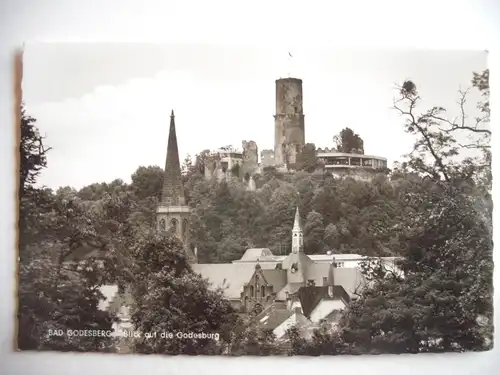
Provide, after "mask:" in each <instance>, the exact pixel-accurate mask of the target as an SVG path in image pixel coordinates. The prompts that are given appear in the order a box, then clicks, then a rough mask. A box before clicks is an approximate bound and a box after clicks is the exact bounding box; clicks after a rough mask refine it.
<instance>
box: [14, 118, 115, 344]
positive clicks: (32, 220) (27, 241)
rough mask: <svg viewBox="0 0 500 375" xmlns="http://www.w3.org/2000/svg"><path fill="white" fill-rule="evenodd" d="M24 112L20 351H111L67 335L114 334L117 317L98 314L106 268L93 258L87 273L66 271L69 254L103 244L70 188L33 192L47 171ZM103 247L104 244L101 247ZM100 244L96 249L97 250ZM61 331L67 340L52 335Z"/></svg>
mask: <svg viewBox="0 0 500 375" xmlns="http://www.w3.org/2000/svg"><path fill="white" fill-rule="evenodd" d="M21 111H22V122H21V133H22V134H21V141H20V142H21V143H20V150H21V186H20V194H19V195H20V201H19V204H20V221H19V236H20V240H19V290H18V294H19V299H18V305H19V308H18V321H19V330H18V347H19V349H23V350H63V351H103V350H104V351H106V350H108V351H110V350H112V346H113V342H114V340H113V338H112V337H96V336H81V335H79V336H69V335H68V334H67V331H68V330H74V329H79V330H80V329H88V330H110V329H111V326H112V323H113V318H112V316H111V315H110V314H108V313H107V312H104V311H100V310H99V309H98V303H99V301H100V300H101V299H102V298H103V296H102V294H101V293H100V292H99V290H98V287H99V286H100V285H101V283H102V281H104V280H105V277H104V274H103V273H102V272H94V271H98V270H99V268H100V267H101V268H102V266H101V265H100V264H98V263H96V262H95V261H92V259H89V261H87V263H86V264H85V266H84V267H83V268H79V269H77V268H76V266H75V267H66V266H65V265H64V264H63V259H64V258H65V256H66V255H68V254H69V252H71V251H75V250H77V249H80V248H82V247H85V246H88V245H89V244H90V243H92V244H93V245H96V243H99V242H100V240H99V234H98V233H97V232H96V231H95V230H94V229H95V228H94V227H92V219H93V215H92V214H93V212H92V210H91V209H90V208H89V206H88V205H86V204H83V203H82V202H80V201H78V199H77V200H76V201H74V200H72V199H67V198H69V196H70V195H71V194H72V193H74V192H73V191H72V189H61V190H60V192H59V196H54V194H53V193H52V191H50V190H48V189H43V188H35V187H34V184H35V183H36V178H37V177H38V176H39V174H40V173H41V171H42V169H43V168H44V167H45V166H46V161H45V153H46V152H47V150H45V149H44V148H43V146H42V143H41V142H42V141H41V137H40V136H39V132H38V129H37V128H36V127H35V126H34V122H35V120H34V119H32V118H31V117H29V116H27V115H26V114H25V112H24V109H21ZM99 245H102V244H99ZM99 245H97V246H99ZM55 330H62V332H63V335H49V332H51V331H52V332H55Z"/></svg>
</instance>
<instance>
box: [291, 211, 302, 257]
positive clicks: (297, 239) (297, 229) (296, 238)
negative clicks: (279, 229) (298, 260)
mask: <svg viewBox="0 0 500 375" xmlns="http://www.w3.org/2000/svg"><path fill="white" fill-rule="evenodd" d="M303 250H304V233H303V232H302V226H301V224H300V214H299V208H298V207H297V209H296V210H295V220H294V222H293V228H292V253H298V252H301V251H303Z"/></svg>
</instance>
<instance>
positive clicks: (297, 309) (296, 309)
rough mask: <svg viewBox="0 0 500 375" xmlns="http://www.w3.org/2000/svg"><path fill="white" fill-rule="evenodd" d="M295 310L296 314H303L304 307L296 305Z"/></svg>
mask: <svg viewBox="0 0 500 375" xmlns="http://www.w3.org/2000/svg"><path fill="white" fill-rule="evenodd" d="M293 312H294V313H295V314H302V309H301V308H300V307H294V309H293Z"/></svg>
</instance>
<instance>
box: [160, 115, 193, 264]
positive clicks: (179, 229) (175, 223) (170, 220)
mask: <svg viewBox="0 0 500 375" xmlns="http://www.w3.org/2000/svg"><path fill="white" fill-rule="evenodd" d="M188 218H189V206H188V205H187V204H186V197H185V195H184V186H183V184H182V175H181V166H180V162H179V149H178V146H177V135H176V132H175V116H174V111H173V110H172V114H171V115H170V130H169V134H168V146H167V159H166V162H165V172H164V176H163V189H162V192H161V200H160V203H159V204H158V208H157V210H156V219H157V225H158V230H160V231H172V232H173V233H174V234H175V235H176V236H177V237H178V238H179V239H180V240H181V241H182V242H183V244H184V246H185V248H186V251H188V255H189V256H190V257H192V254H191V251H190V248H189V238H188V229H189V221H188Z"/></svg>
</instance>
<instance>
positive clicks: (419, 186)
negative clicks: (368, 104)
mask: <svg viewBox="0 0 500 375" xmlns="http://www.w3.org/2000/svg"><path fill="white" fill-rule="evenodd" d="M488 74H489V73H488V71H485V72H483V73H481V74H474V79H473V86H474V87H475V88H477V89H479V90H480V91H481V92H482V94H483V99H484V100H483V101H481V102H480V103H478V109H479V112H480V115H479V116H478V117H476V118H475V119H474V121H473V122H472V123H470V122H468V121H470V120H469V119H470V118H471V117H470V116H467V115H466V114H465V107H464V105H465V99H466V97H467V93H468V91H460V92H459V94H460V99H459V101H458V104H459V112H460V113H461V116H459V117H458V119H454V120H448V119H447V118H446V117H445V116H444V114H445V113H446V111H445V109H444V108H441V107H433V108H431V109H430V110H427V111H425V112H423V114H417V113H416V107H417V104H418V102H419V99H420V97H419V94H418V90H417V86H416V85H415V83H413V82H411V81H406V82H405V83H404V84H403V85H402V87H401V88H400V89H399V95H400V99H399V100H395V103H394V108H395V109H396V110H398V111H399V112H400V113H401V114H402V115H403V116H404V117H405V118H406V124H405V129H406V131H407V132H408V133H410V134H412V135H414V136H415V139H416V142H415V147H414V151H413V152H412V153H410V154H409V155H408V157H407V161H406V162H405V163H403V164H401V165H400V166H399V167H398V168H397V169H396V170H395V171H394V172H393V174H392V179H391V181H392V183H391V185H392V188H390V189H387V188H386V187H385V186H384V185H383V184H380V182H381V181H378V182H377V181H376V180H374V181H373V182H374V184H373V185H372V187H375V186H376V189H375V190H373V191H371V192H370V190H365V191H364V193H363V194H361V195H358V199H359V198H362V201H364V204H363V205H362V206H364V208H363V207H362V206H359V207H360V209H361V212H362V211H363V210H365V209H367V208H368V207H370V209H369V214H374V213H376V212H377V209H376V207H377V206H378V207H380V208H381V210H380V211H379V213H378V214H377V215H378V217H379V218H380V219H382V225H374V224H377V223H376V222H374V223H373V224H372V225H371V231H372V233H373V234H374V235H375V236H376V238H375V239H376V241H382V244H384V242H386V243H387V242H389V245H390V242H393V243H394V244H395V245H397V247H398V248H399V252H398V255H399V260H398V261H397V262H396V264H397V267H398V268H397V269H399V271H400V272H397V269H396V270H395V269H393V268H388V267H387V265H386V264H384V263H382V262H381V261H380V260H371V261H368V262H366V263H365V264H364V265H363V267H362V271H363V272H364V273H365V276H366V277H367V279H368V280H369V282H370V284H369V287H368V288H366V289H364V290H363V291H362V292H361V294H360V296H359V297H360V298H358V299H357V300H355V301H354V302H351V304H350V305H349V306H348V308H347V309H346V310H345V312H344V315H343V317H342V319H341V322H340V330H339V332H340V340H341V344H342V345H344V350H345V351H346V352H348V353H352V354H361V353H420V352H446V351H459V352H461V351H467V350H477V351H482V350H488V349H490V348H491V347H492V339H493V338H492V332H493V320H492V319H493V311H492V309H493V300H492V293H493V286H492V281H493V280H492V276H493V259H492V250H493V243H492V200H491V194H490V189H491V155H490V153H489V148H490V145H489V135H490V130H489V129H488V128H487V125H488V122H489V103H488V94H489V85H488ZM458 132H461V133H469V135H471V137H470V138H471V139H474V141H473V142H471V143H469V144H460V142H458V141H457V138H455V134H457V133H458ZM471 149H476V150H479V151H480V153H479V154H476V155H474V156H470V155H464V154H466V153H467V152H468V150H471ZM460 157H461V159H460ZM459 161H461V162H459ZM374 191H378V194H383V195H384V196H386V197H387V198H389V199H386V200H385V201H382V200H380V198H378V197H377V195H373V192H374ZM376 194H377V193H376ZM394 203H397V204H394ZM341 209H342V207H341ZM345 209H346V207H344V211H345ZM367 213H368V212H367ZM387 214H389V215H387ZM379 215H381V216H379ZM368 228H369V227H368ZM325 232H326V233H325V241H328V242H329V243H332V244H333V243H338V242H339V241H340V240H339V237H341V232H342V229H340V230H339V228H338V225H335V226H333V225H328V226H327V228H326V230H325ZM390 232H396V233H398V235H397V237H396V238H395V241H391V240H389V241H387V239H388V238H390V239H392V238H393V237H392V236H390ZM361 233H363V231H361ZM388 235H389V237H388ZM363 236H364V234H363ZM374 245H375V244H374ZM376 247H379V248H380V246H374V248H376ZM391 248H393V246H390V247H389V249H391ZM316 334H317V335H319V338H316V339H315V340H312V341H311V340H303V339H300V338H297V337H295V338H294V337H293V336H292V343H293V347H294V348H295V350H296V351H298V352H306V353H313V352H315V350H319V352H321V353H322V354H328V353H330V352H331V350H330V349H331V347H332V345H333V346H335V345H338V344H339V337H337V336H335V337H333V336H332V332H331V331H326V332H319V331H317V332H316ZM318 341H319V342H326V343H329V344H331V345H330V346H329V345H328V344H327V345H325V346H324V347H323V348H322V349H318V347H319V348H321V346H318V344H317V342H318ZM329 348H330V349H329Z"/></svg>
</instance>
